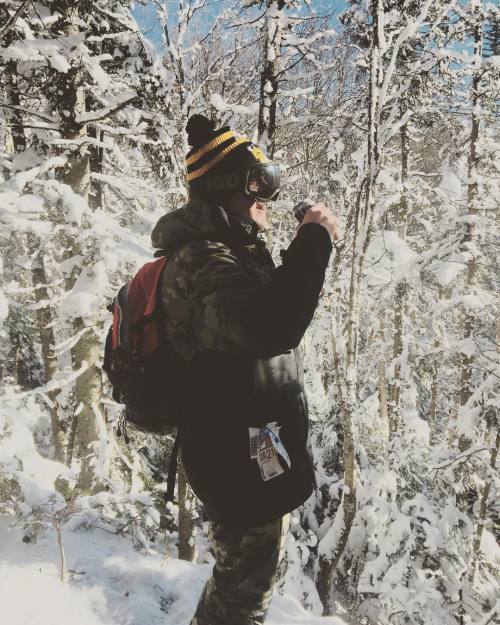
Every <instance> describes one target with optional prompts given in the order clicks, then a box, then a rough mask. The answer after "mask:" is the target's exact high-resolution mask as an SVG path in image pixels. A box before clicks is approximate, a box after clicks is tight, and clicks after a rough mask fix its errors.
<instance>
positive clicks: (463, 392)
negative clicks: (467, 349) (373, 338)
mask: <svg viewBox="0 0 500 625" xmlns="http://www.w3.org/2000/svg"><path fill="white" fill-rule="evenodd" d="M481 5H482V3H481V2H478V3H477V4H476V5H475V7H474V11H473V19H474V71H473V76H472V120H471V132H470V140H469V154H468V185H467V214H468V215H469V216H471V217H474V216H475V215H477V212H478V207H477V195H478V185H477V178H476V177H477V168H478V162H479V155H478V146H479V140H480V134H479V132H480V120H481V96H480V88H481V68H482V48H483V22H482V19H481ZM474 235H475V228H474V224H473V223H472V222H469V223H467V226H466V233H465V237H464V243H472V241H473V239H474ZM475 276H476V259H475V258H474V257H471V258H470V259H469V261H468V263H467V278H466V285H467V291H469V290H470V289H471V288H472V287H473V285H474V282H475ZM474 328H475V319H474V313H472V312H470V311H469V310H465V311H464V313H463V332H464V340H465V342H472V341H474ZM471 351H472V350H471ZM473 361H474V355H473V354H472V353H463V352H462V353H461V355H460V369H461V374H460V409H463V408H464V407H465V406H466V404H467V402H468V401H469V398H470V396H471V394H472V371H473ZM469 446H470V441H469V440H468V439H466V438H465V436H461V437H460V440H459V448H460V450H461V451H465V450H466V449H467V447H469Z"/></svg>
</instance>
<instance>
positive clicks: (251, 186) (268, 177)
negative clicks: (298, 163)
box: [243, 163, 281, 202]
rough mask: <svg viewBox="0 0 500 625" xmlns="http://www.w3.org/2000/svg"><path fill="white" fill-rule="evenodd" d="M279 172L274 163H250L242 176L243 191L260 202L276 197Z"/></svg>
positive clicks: (275, 198)
mask: <svg viewBox="0 0 500 625" xmlns="http://www.w3.org/2000/svg"><path fill="white" fill-rule="evenodd" d="M280 180H281V172H280V166H279V165H277V164H276V163H255V165H250V167H249V168H248V169H247V171H246V175H245V178H244V187H243V191H244V193H246V195H249V196H250V197H252V198H254V199H255V200H259V201H260V202H271V201H273V200H277V199H278V194H279V192H280Z"/></svg>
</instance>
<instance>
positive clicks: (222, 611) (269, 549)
mask: <svg viewBox="0 0 500 625" xmlns="http://www.w3.org/2000/svg"><path fill="white" fill-rule="evenodd" d="M289 519H290V517H289V515H288V514H287V515H286V516H284V517H283V518H279V519H276V520H275V521H271V522H269V523H266V524H265V525H262V526H260V527H252V528H250V529H227V528H225V527H224V526H222V525H218V524H216V523H214V524H212V525H211V527H210V530H211V532H210V534H211V536H210V537H211V540H212V544H213V549H214V554H215V560H216V561H215V566H214V569H213V572H212V577H210V579H209V580H208V581H207V583H206V584H205V588H204V589H203V592H202V594H201V597H200V601H199V603H198V607H197V608H196V613H195V615H194V617H193V620H192V621H191V625H261V624H262V623H263V622H264V619H265V618H266V614H267V611H268V609H269V604H270V603H271V597H272V594H273V588H274V583H275V581H276V573H277V569H278V564H279V562H280V560H281V557H282V555H283V552H284V548H285V539H286V536H287V533H288V526H289Z"/></svg>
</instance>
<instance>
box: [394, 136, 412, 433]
mask: <svg viewBox="0 0 500 625" xmlns="http://www.w3.org/2000/svg"><path fill="white" fill-rule="evenodd" d="M400 140H401V186H402V193H401V200H400V202H399V204H398V207H397V211H396V230H397V233H398V236H399V238H400V239H401V240H402V241H405V240H406V225H407V221H408V199H407V196H406V183H407V180H408V154H409V146H408V127H407V125H406V124H405V125H404V126H402V127H401V130H400ZM407 295H408V285H407V283H406V280H405V279H401V280H399V281H398V283H397V285H396V293H395V308H394V339H393V346H392V358H393V365H394V372H393V376H392V380H391V384H390V391H389V392H390V402H389V439H392V438H393V437H394V435H395V434H396V432H397V431H398V429H399V423H400V416H401V415H400V412H401V406H400V404H401V369H402V367H401V365H402V363H401V358H402V355H403V335H404V319H405V314H406V300H407Z"/></svg>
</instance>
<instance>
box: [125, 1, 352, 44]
mask: <svg viewBox="0 0 500 625" xmlns="http://www.w3.org/2000/svg"><path fill="white" fill-rule="evenodd" d="M168 4H169V5H171V6H172V11H175V10H177V7H178V5H179V3H178V0H175V2H171V0H169V2H168ZM227 4H228V3H227V2H226V1H225V0H211V2H210V5H211V8H210V10H207V11H206V13H205V15H204V16H203V18H204V20H205V21H206V24H207V25H208V24H209V23H210V21H211V20H212V19H213V17H214V16H215V15H216V14H217V12H218V10H220V9H221V8H223V7H224V5H227ZM346 6H347V2H346V0H312V2H311V8H313V9H314V10H316V11H317V13H318V14H320V15H321V14H325V13H329V12H331V11H332V10H334V11H335V12H336V13H337V14H339V13H341V12H342V11H343V10H344V9H345V8H346ZM132 12H133V14H134V16H135V18H136V19H137V21H138V23H139V26H140V28H141V30H142V31H143V32H144V33H145V34H146V35H147V37H149V39H151V41H153V42H154V43H155V45H156V46H157V47H158V48H161V46H162V29H161V26H160V24H159V23H158V21H157V19H156V8H155V7H154V6H153V4H152V3H151V2H149V3H148V4H147V5H146V6H144V5H143V4H142V3H140V2H136V3H135V8H134V9H133V11H132Z"/></svg>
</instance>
